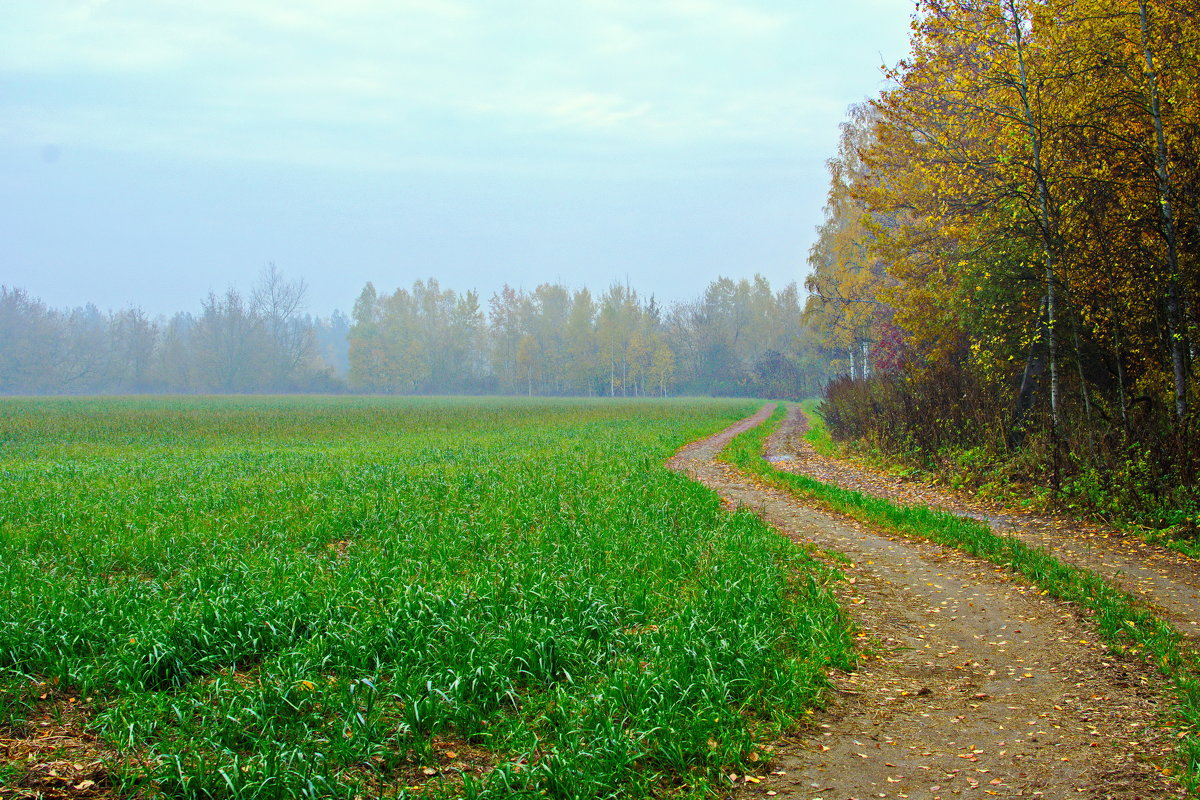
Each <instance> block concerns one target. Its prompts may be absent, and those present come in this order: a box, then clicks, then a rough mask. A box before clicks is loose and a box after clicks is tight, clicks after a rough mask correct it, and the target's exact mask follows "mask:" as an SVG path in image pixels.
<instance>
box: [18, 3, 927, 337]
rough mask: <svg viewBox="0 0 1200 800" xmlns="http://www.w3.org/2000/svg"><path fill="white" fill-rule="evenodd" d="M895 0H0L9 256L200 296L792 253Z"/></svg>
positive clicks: (647, 270) (743, 266)
mask: <svg viewBox="0 0 1200 800" xmlns="http://www.w3.org/2000/svg"><path fill="white" fill-rule="evenodd" d="M911 10H912V5H911V2H910V0H844V2H838V3H829V2H815V1H814V0H558V1H557V2H550V1H548V0H508V1H507V2H505V1H503V0H492V2H484V1H483V0H391V1H390V2H384V0H337V2H333V0H329V1H328V2H319V1H318V0H286V1H284V0H280V1H279V2H267V1H266V0H90V1H87V2H79V1H76V2H68V1H67V0H6V1H5V2H4V3H3V4H2V5H0V185H2V186H3V189H2V193H0V204H2V205H0V243H2V244H0V283H3V284H6V285H9V286H19V287H23V288H26V289H28V290H29V291H30V292H31V293H33V294H34V295H37V296H40V297H42V298H43V299H45V300H46V301H47V302H49V303H50V304H52V305H55V306H66V305H76V304H81V303H83V302H85V301H88V300H92V301H94V302H96V303H97V304H98V305H100V306H101V308H103V309H109V308H118V307H123V306H126V305H130V304H134V305H140V306H142V307H143V308H145V309H146V310H147V311H150V312H152V313H161V312H167V311H173V310H195V309H197V308H198V307H199V303H200V299H201V298H202V297H203V295H204V294H206V293H207V292H208V291H209V290H210V289H213V290H221V289H223V288H224V287H225V286H227V285H230V284H234V285H237V286H239V287H241V288H248V287H249V286H250V285H251V283H252V282H253V280H254V278H255V277H256V275H257V274H258V272H259V271H260V269H261V268H262V267H263V266H264V265H265V264H267V263H268V262H271V261H274V262H275V263H276V264H277V265H278V266H279V267H280V269H281V270H282V271H283V272H284V273H285V274H286V275H287V276H289V277H294V278H299V277H303V278H304V279H305V280H306V281H307V282H308V284H309V286H310V295H309V303H308V305H309V308H310V310H312V311H313V312H315V313H321V314H324V313H328V312H329V311H331V310H332V309H333V308H335V307H336V308H342V309H343V310H349V306H350V304H351V303H352V301H353V298H354V297H355V296H356V295H357V294H358V292H359V290H360V289H361V288H362V286H363V284H364V283H365V282H366V281H368V280H371V281H374V282H375V284H376V286H377V287H379V288H380V289H384V290H391V289H393V288H395V287H396V286H399V285H407V284H409V283H411V282H412V281H413V280H414V279H417V278H424V277H428V276H434V277H437V278H439V279H440V280H441V281H442V283H443V284H445V285H447V286H451V287H454V288H458V289H468V288H478V289H480V290H481V291H482V293H483V294H484V297H485V298H486V297H487V296H488V295H489V294H490V293H491V292H492V291H494V290H495V289H497V288H499V286H500V284H501V283H502V282H504V281H506V280H507V281H508V282H510V283H513V284H514V285H522V286H525V287H526V288H532V287H533V286H535V285H536V284H538V283H541V282H543V281H551V280H561V281H563V282H566V283H568V284H570V285H572V286H576V287H577V286H580V285H585V284H586V285H588V286H590V287H592V288H593V289H603V288H604V287H605V286H607V285H608V284H610V283H611V282H613V281H614V280H620V281H624V280H625V279H626V278H628V279H629V281H630V282H631V283H632V284H633V286H634V287H635V288H638V289H641V290H643V291H645V292H647V293H651V292H653V293H655V294H657V295H658V297H659V298H660V299H661V300H664V301H667V302H669V301H671V300H675V299H683V298H689V297H691V296H693V295H695V294H697V293H698V292H699V291H700V290H701V289H702V288H703V286H704V284H705V283H707V282H708V281H709V280H711V279H712V278H714V277H716V276H717V275H719V274H724V275H730V276H735V277H737V276H743V275H750V274H753V273H755V272H761V273H763V274H764V275H766V276H767V277H768V278H770V279H771V281H772V283H777V284H780V285H782V284H784V283H787V282H789V281H793V280H796V281H802V280H803V277H804V274H805V272H806V266H805V263H804V259H805V255H806V253H807V251H808V247H809V245H810V244H811V242H812V240H813V228H814V226H815V225H817V224H818V223H819V222H820V208H821V205H822V202H823V199H824V192H825V185H826V184H825V174H824V162H825V160H826V159H827V158H828V157H829V156H830V155H831V154H832V153H833V150H834V148H835V146H836V141H837V135H838V130H837V126H838V123H839V122H840V121H841V120H842V117H843V115H844V112H845V109H846V106H847V105H848V104H850V103H852V102H857V101H860V100H862V99H863V98H865V97H867V96H869V95H871V94H874V93H875V92H876V91H877V90H878V88H879V87H880V85H881V83H880V80H881V78H880V70H879V68H880V65H881V63H884V62H886V63H892V62H894V61H896V60H897V59H899V58H900V57H902V55H903V54H904V50H905V47H906V37H907V32H908V18H909V15H910V13H911Z"/></svg>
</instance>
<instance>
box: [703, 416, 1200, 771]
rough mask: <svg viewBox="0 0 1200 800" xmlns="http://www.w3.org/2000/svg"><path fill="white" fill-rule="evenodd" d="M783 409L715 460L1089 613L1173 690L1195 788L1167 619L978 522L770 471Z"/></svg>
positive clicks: (816, 429) (1193, 711) (819, 426)
mask: <svg viewBox="0 0 1200 800" xmlns="http://www.w3.org/2000/svg"><path fill="white" fill-rule="evenodd" d="M805 410H806V411H808V418H809V422H810V429H809V432H808V434H806V438H807V439H808V440H809V441H810V442H811V443H813V444H814V446H815V447H816V449H817V450H818V451H822V447H821V445H822V444H825V445H826V447H828V445H829V434H828V431H827V430H826V429H825V428H824V423H823V421H822V420H821V419H820V417H819V416H818V415H816V414H814V413H813V409H811V408H808V409H805ZM786 414H787V406H785V405H783V404H780V406H779V407H778V408H777V409H776V410H775V413H774V414H773V415H772V416H771V417H770V419H768V420H767V422H766V423H764V424H763V425H759V426H758V427H756V428H752V429H751V430H748V431H746V432H744V433H742V434H740V435H739V436H737V437H736V438H735V439H734V440H733V441H731V442H730V443H729V445H728V446H727V447H726V448H725V450H724V451H723V452H722V453H721V455H720V459H721V460H722V461H724V462H725V463H727V464H731V465H732V466H735V467H737V468H739V469H741V470H744V471H746V472H748V473H750V474H752V475H754V476H756V477H757V478H759V479H761V480H764V481H766V482H767V483H769V484H771V485H773V486H775V487H777V488H780V489H783V490H785V491H788V492H790V493H792V494H795V495H797V496H802V497H807V498H811V499H813V500H816V501H818V502H819V503H820V504H821V505H823V506H825V507H826V508H828V509H830V510H832V511H835V512H837V513H840V514H845V515H846V516H849V517H852V518H854V519H856V520H858V521H860V522H864V523H867V524H870V525H875V526H878V527H881V528H884V529H887V530H891V531H895V532H898V533H902V534H905V535H907V536H913V537H916V538H920V539H926V540H928V541H931V542H936V543H937V544H941V545H947V546H950V547H954V548H957V549H959V550H962V551H963V552H965V553H969V554H970V555H973V556H977V557H979V558H983V559H986V560H988V561H991V562H993V563H995V564H999V565H1001V566H1004V567H1007V568H1009V569H1011V570H1012V571H1014V572H1018V573H1020V574H1021V575H1024V576H1025V577H1026V578H1028V579H1029V580H1030V581H1031V582H1033V583H1034V584H1035V585H1036V586H1038V587H1039V588H1041V589H1042V590H1043V591H1044V592H1045V593H1047V594H1049V595H1051V596H1053V597H1057V598H1059V599H1062V600H1068V601H1070V602H1073V603H1076V604H1078V605H1080V606H1083V607H1084V608H1086V609H1088V610H1089V611H1091V612H1093V614H1094V618H1093V619H1094V622H1095V625H1096V628H1097V631H1098V633H1099V636H1100V638H1101V639H1102V640H1103V641H1104V643H1105V644H1106V645H1108V647H1109V648H1110V649H1111V650H1113V651H1114V652H1117V653H1128V654H1133V655H1138V656H1140V657H1142V658H1144V659H1145V660H1146V661H1148V662H1149V663H1150V664H1152V665H1153V666H1154V667H1156V668H1157V669H1158V670H1159V672H1161V673H1162V675H1163V676H1165V677H1166V678H1167V680H1168V681H1169V682H1170V684H1171V686H1172V688H1173V690H1174V695H1175V707H1174V709H1173V711H1174V713H1175V714H1176V715H1177V718H1176V719H1174V720H1172V721H1171V722H1172V724H1173V725H1174V726H1175V727H1176V729H1177V731H1178V732H1179V734H1180V737H1179V739H1178V741H1177V757H1178V759H1179V764H1178V772H1179V776H1178V777H1179V779H1180V782H1181V783H1182V784H1183V785H1184V786H1186V787H1187V788H1188V790H1189V791H1190V792H1191V793H1193V794H1197V793H1198V792H1200V671H1198V670H1197V667H1196V654H1195V652H1194V651H1192V650H1191V649H1189V648H1188V647H1187V645H1186V643H1185V642H1184V641H1183V638H1182V637H1181V636H1180V634H1179V633H1178V632H1177V631H1176V630H1175V629H1174V628H1173V627H1172V626H1171V625H1170V624H1168V623H1167V622H1165V621H1163V620H1162V619H1160V618H1159V617H1157V616H1155V614H1154V613H1153V612H1151V611H1150V610H1149V609H1147V608H1146V606H1145V605H1144V604H1142V603H1140V602H1139V601H1137V600H1136V599H1135V598H1134V597H1133V596H1132V595H1130V594H1128V593H1127V592H1124V591H1122V590H1121V589H1119V588H1117V587H1115V586H1113V585H1112V584H1110V583H1108V582H1107V581H1106V580H1105V579H1104V578H1102V577H1101V576H1099V575H1097V574H1096V573H1094V572H1091V571H1090V570H1086V569H1081V568H1079V567H1076V566H1073V565H1070V564H1065V563H1063V562H1061V561H1059V560H1058V559H1056V558H1055V557H1054V556H1053V555H1051V554H1050V552H1049V551H1047V550H1044V549H1042V548H1035V547H1031V546H1030V545H1028V544H1026V543H1024V542H1023V541H1021V540H1020V539H1017V538H1016V537H1013V536H1005V535H1000V534H997V533H996V532H995V531H993V530H992V528H991V527H990V526H988V525H987V524H985V523H983V522H979V521H977V520H973V519H969V518H964V517H960V516H957V515H955V514H952V513H950V512H948V511H942V510H939V509H934V508H929V507H927V506H919V505H911V506H909V505H898V504H896V503H892V502H890V501H888V500H885V499H883V498H880V497H875V496H873V495H870V494H866V493H864V492H858V491H852V490H849V489H843V488H841V487H838V486H835V485H832V484H827V483H822V482H820V481H817V480H814V479H813V478H809V477H807V476H805V475H797V474H794V473H790V472H782V471H780V470H778V469H776V468H775V467H774V466H773V465H772V464H771V463H770V462H768V461H767V460H766V459H765V458H764V457H763V448H764V446H765V444H766V440H767V437H768V436H770V434H771V433H772V432H773V431H774V430H775V429H776V427H778V425H779V424H780V423H781V422H782V421H783V419H784V417H785V416H786Z"/></svg>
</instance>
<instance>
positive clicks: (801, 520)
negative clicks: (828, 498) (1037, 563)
mask: <svg viewBox="0 0 1200 800" xmlns="http://www.w3.org/2000/svg"><path fill="white" fill-rule="evenodd" d="M771 410H772V409H771V408H770V407H768V408H765V409H763V410H762V411H760V412H759V413H758V414H756V415H754V416H753V417H751V418H748V419H746V420H743V421H742V422H740V423H738V424H736V425H734V426H733V427H731V428H729V429H728V430H726V431H724V432H722V433H720V434H718V435H716V436H713V437H710V438H709V439H705V440H703V441H700V442H696V443H694V444H691V445H688V446H687V447H685V448H683V449H682V450H681V451H680V452H679V453H678V454H677V455H676V456H675V458H674V459H672V461H671V466H672V467H673V468H675V469H678V470H680V471H684V472H687V473H688V474H689V475H691V476H692V477H693V478H695V479H696V480H699V481H701V482H702V483H704V484H706V485H708V486H710V487H711V488H713V489H715V490H716V491H718V492H719V493H720V494H721V495H722V496H723V497H724V498H725V499H726V501H727V502H729V503H731V504H733V505H735V506H739V507H744V508H749V509H751V510H753V511H755V512H756V513H758V514H759V515H761V516H762V517H763V518H764V519H765V520H766V521H767V522H769V523H770V524H772V525H773V526H774V527H775V528H777V529H778V530H779V531H780V532H781V533H783V534H784V535H786V536H789V537H790V538H792V539H793V540H795V541H796V542H797V543H799V544H801V545H803V546H807V547H812V548H814V549H816V550H817V551H818V552H825V553H826V554H830V553H836V554H838V555H837V556H830V557H831V559H832V560H833V561H834V562H835V563H836V564H837V566H839V567H840V568H841V569H842V571H843V572H844V573H845V574H846V576H847V580H846V581H844V582H842V583H841V584H840V589H839V592H840V594H841V598H840V599H841V600H842V601H843V603H844V605H845V606H846V608H847V609H848V613H849V614H850V615H851V616H852V617H853V619H854V621H855V622H856V623H857V625H858V626H859V629H860V634H859V635H860V637H861V641H862V644H863V650H864V656H863V660H862V663H861V665H860V667H859V668H858V669H857V670H856V671H855V672H853V673H835V674H834V675H832V676H831V677H832V680H833V684H834V685H833V688H832V690H831V691H830V693H829V698H828V704H827V707H826V708H825V709H824V710H823V711H820V712H818V713H817V714H815V715H814V717H813V722H812V724H811V725H808V726H806V727H805V729H804V730H802V731H801V732H800V733H799V734H798V735H797V736H796V737H795V738H793V739H791V740H788V741H784V742H780V743H778V744H777V745H776V749H775V754H774V758H773V759H772V761H771V763H770V764H769V765H768V768H767V769H766V770H765V771H764V772H763V773H762V774H759V775H736V776H730V780H731V787H730V788H731V795H736V796H742V797H763V796H768V797H785V798H805V800H817V799H819V800H847V799H856V798H857V799H864V800H865V798H879V797H882V798H921V799H922V800H936V799H937V798H944V799H945V800H949V798H957V797H980V798H988V797H999V798H1039V797H1040V798H1048V799H1049V800H1060V799H1061V798H1123V799H1124V800H1133V799H1134V798H1169V797H1183V796H1185V794H1184V792H1183V790H1182V789H1181V788H1180V787H1179V786H1178V785H1177V784H1176V783H1175V782H1174V781H1173V780H1172V779H1171V777H1170V775H1169V772H1170V770H1169V768H1168V767H1166V766H1165V765H1166V764H1168V763H1169V754H1170V752H1171V750H1172V736H1173V734H1172V732H1171V731H1169V730H1168V729H1165V728H1164V727H1162V726H1161V725H1160V720H1161V715H1162V713H1163V712H1164V711H1165V708H1166V701H1165V699H1164V697H1165V692H1164V688H1163V686H1162V684H1161V679H1160V678H1159V677H1158V676H1157V674H1156V673H1153V672H1152V671H1151V670H1150V669H1148V668H1147V667H1146V666H1145V665H1144V664H1143V663H1142V662H1140V661H1138V660H1136V659H1133V658H1126V657H1121V656H1116V655H1114V654H1112V653H1110V652H1109V651H1108V650H1107V648H1105V647H1104V646H1103V645H1102V644H1101V643H1100V642H1098V641H1097V639H1096V636H1095V633H1094V629H1093V628H1092V626H1090V625H1089V623H1088V620H1087V618H1086V614H1085V613H1084V612H1082V611H1081V610H1080V609H1078V608H1076V607H1074V606H1072V605H1070V604H1067V603H1063V602H1060V601H1056V600H1054V599H1052V598H1049V597H1047V596H1044V595H1042V594H1041V593H1040V592H1039V591H1038V590H1037V589H1036V588H1034V587H1032V586H1031V585H1029V584H1027V583H1025V582H1023V581H1022V580H1021V579H1020V578H1019V577H1017V576H1014V575H1012V574H1010V573H1008V572H1007V571H1005V570H1002V569H1000V568H998V567H996V566H995V565H993V564H991V563H988V562H985V561H981V560H978V559H974V558H971V557H969V556H966V555H963V554H962V553H959V552H958V551H955V550H953V549H949V548H943V547H939V546H937V545H933V544H929V543H926V542H919V541H914V540H911V539H906V538H903V537H900V536H896V535H892V534H888V533H886V532H884V531H880V530H877V529H872V528H870V527H868V526H864V525H861V524H859V523H857V522H855V521H852V520H849V519H847V518H844V517H840V516H837V515H834V514H831V513H829V512H826V511H822V510H819V509H817V508H813V507H810V506H808V505H806V503H805V502H804V501H803V500H800V499H797V498H795V497H793V496H792V495H790V494H787V493H784V492H782V491H779V490H776V489H774V488H771V487H768V486H766V485H763V484H761V483H759V482H757V481H755V480H754V479H753V478H751V477H749V476H747V475H745V474H742V473H740V472H739V471H737V470H735V469H733V468H732V467H729V466H728V465H725V464H721V463H718V462H716V461H715V458H716V455H717V453H719V452H720V450H721V448H723V447H724V446H725V444H726V443H727V442H728V441H729V440H730V439H731V438H732V437H733V436H734V435H736V434H737V433H739V432H740V431H742V430H745V429H747V428H749V427H752V426H753V425H757V424H759V423H761V422H762V421H763V420H765V419H766V418H767V416H769V414H770V412H771ZM795 422H796V418H793V420H792V423H793V424H792V425H791V426H786V425H785V426H784V430H783V432H782V433H781V435H779V436H776V437H773V439H774V441H773V442H772V443H771V445H773V446H774V447H775V448H776V450H775V452H772V451H771V450H770V449H769V450H768V455H770V456H772V458H773V460H777V464H778V465H780V466H783V465H784V464H783V462H782V461H778V459H779V458H780V456H781V455H785V456H786V455H790V456H792V461H794V462H795V464H796V466H795V468H798V469H803V467H802V466H800V465H801V463H802V462H801V459H800V458H797V457H796V456H797V455H799V453H798V452H797V451H798V450H799V448H798V447H797V446H796V444H797V442H800V441H802V440H800V439H799V438H798V437H797V436H796V426H795ZM789 448H792V449H790V450H789ZM781 450H782V451H786V452H780V451H781ZM825 466H826V467H827V468H830V469H832V467H833V466H837V465H836V464H825ZM856 488H865V487H861V486H859V487H856ZM846 559H849V561H848V562H847V561H846ZM734 785H736V788H734Z"/></svg>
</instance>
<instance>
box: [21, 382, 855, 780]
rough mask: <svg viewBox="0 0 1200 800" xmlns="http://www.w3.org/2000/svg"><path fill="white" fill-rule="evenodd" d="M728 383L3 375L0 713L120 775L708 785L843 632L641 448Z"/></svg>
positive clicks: (798, 697) (842, 646)
mask: <svg viewBox="0 0 1200 800" xmlns="http://www.w3.org/2000/svg"><path fill="white" fill-rule="evenodd" d="M753 410H754V405H753V404H748V403H746V402H744V401H701V400H691V401H658V402H632V401H630V402H620V401H609V402H604V401H574V402H572V401H561V400H559V401H534V400H530V401H516V400H503V401H501V400H465V399H464V400H445V399H428V400H426V399H421V400H412V399H406V400H400V399H390V398H317V399H313V398H307V399H298V398H297V399H282V398H218V399H214V398H175V399H164V398H148V399H55V400H45V399H38V400H33V399H7V400H0V734H2V735H3V737H4V738H5V739H6V741H8V742H10V743H11V742H17V743H20V742H22V741H32V740H33V739H35V738H36V736H37V735H38V732H39V731H40V730H42V729H44V728H45V727H46V726H47V725H51V724H53V725H56V726H58V727H59V728H68V729H69V728H74V729H77V730H75V734H77V735H80V736H83V735H84V734H92V735H95V736H97V737H98V739H97V740H96V741H97V742H98V744H96V745H94V747H96V748H99V750H100V752H102V753H103V754H104V757H105V758H106V763H105V766H104V768H103V772H102V775H101V776H100V778H99V779H98V780H97V781H96V786H94V787H92V789H93V790H97V791H100V790H102V791H103V792H105V793H108V794H116V795H119V796H120V795H125V796H134V795H138V796H159V797H189V798H218V797H222V798H224V797H231V798H232V797H346V798H353V797H356V796H358V797H376V796H387V797H393V796H402V795H404V794H414V795H419V794H424V795H442V794H445V795H465V796H469V797H501V796H523V795H528V796H552V797H564V798H574V797H579V798H583V797H606V796H614V795H617V794H621V795H624V796H643V795H682V794H689V793H697V794H702V793H705V792H708V791H711V790H712V788H713V787H715V786H717V785H718V782H719V781H720V780H722V778H721V775H722V773H723V772H727V771H730V770H735V771H746V770H752V769H754V768H755V765H756V764H760V763H761V761H762V753H761V751H760V750H759V749H758V748H759V745H760V744H761V742H762V741H763V740H764V737H767V736H769V735H770V734H771V733H772V731H774V730H778V727H779V726H781V725H787V724H789V722H790V721H792V720H795V719H796V718H798V717H801V716H802V715H803V714H804V712H805V711H806V709H809V708H811V707H812V706H813V705H814V703H816V702H817V701H818V699H819V693H820V690H821V687H822V685H823V670H824V669H825V668H826V667H827V666H828V665H829V664H830V663H833V664H835V665H839V666H847V665H848V663H849V659H850V658H851V654H850V645H849V634H848V632H847V629H846V626H845V623H844V621H843V618H842V617H841V615H840V613H839V611H838V609H837V607H836V606H835V604H834V602H833V600H832V597H831V595H830V593H829V591H828V589H827V583H828V582H829V581H830V580H833V579H834V578H835V577H836V576H834V575H832V574H830V573H829V572H828V571H827V570H826V569H824V568H822V567H820V566H818V565H817V564H816V563H814V562H813V561H811V560H810V559H809V558H808V557H807V556H806V555H805V554H804V553H803V552H802V551H801V550H799V549H798V548H796V547H795V546H794V545H792V544H790V543H789V542H787V541H786V540H784V539H783V538H782V537H779V536H778V535H776V534H774V533H773V532H771V531H770V530H769V529H768V528H766V527H765V526H764V525H763V524H762V523H761V522H760V521H759V520H758V519H757V518H756V517H754V516H753V515H751V514H749V513H744V512H743V513H729V512H726V511H723V510H722V509H721V507H720V504H719V502H718V499H717V497H716V496H715V495H714V494H713V493H711V492H710V491H709V490H707V489H705V488H703V487H701V486H699V485H697V484H694V483H692V482H690V481H689V480H687V479H686V478H684V477H682V476H679V475H675V474H673V473H671V472H669V471H668V470H666V469H665V468H664V467H663V462H664V461H665V460H666V459H667V458H668V457H669V456H670V455H671V454H672V453H673V452H674V450H675V449H676V448H678V447H679V446H680V445H682V444H684V443H685V442H687V441H689V440H691V439H695V438H698V437H700V436H702V435H705V434H708V433H712V432H715V431H717V430H719V429H721V428H722V427H724V426H725V425H727V424H729V423H730V422H732V421H733V420H735V419H737V418H739V417H742V416H744V415H746V414H748V413H750V412H752V411H753ZM11 752H21V748H19V747H17V748H10V753H11ZM67 756H69V753H68V754H67ZM38 757H39V758H41V759H42V760H45V759H46V758H47V757H49V756H47V755H46V754H45V752H44V751H39V752H38ZM32 758H33V757H32V756H29V757H28V760H24V761H23V760H21V759H20V758H16V757H10V759H9V761H8V763H4V764H0V786H3V785H5V784H6V783H7V784H8V785H9V786H10V787H16V788H17V790H18V791H27V792H29V793H31V794H32V792H33V788H32V787H34V786H35V779H36V778H37V776H36V775H34V774H33V772H32V771H31V770H32ZM81 785H82V784H81ZM22 786H24V787H25V789H24V790H22V789H21V788H20V787H22Z"/></svg>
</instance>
